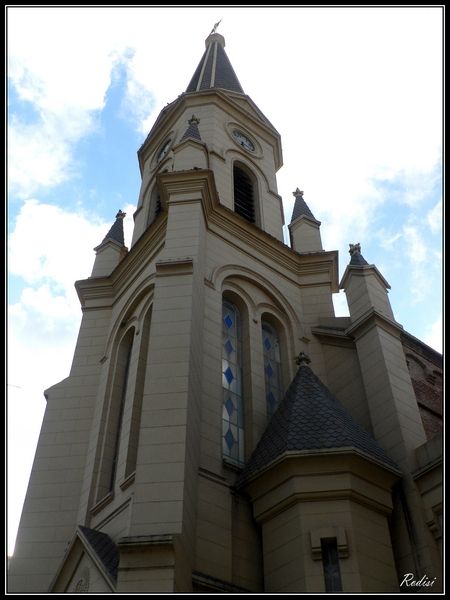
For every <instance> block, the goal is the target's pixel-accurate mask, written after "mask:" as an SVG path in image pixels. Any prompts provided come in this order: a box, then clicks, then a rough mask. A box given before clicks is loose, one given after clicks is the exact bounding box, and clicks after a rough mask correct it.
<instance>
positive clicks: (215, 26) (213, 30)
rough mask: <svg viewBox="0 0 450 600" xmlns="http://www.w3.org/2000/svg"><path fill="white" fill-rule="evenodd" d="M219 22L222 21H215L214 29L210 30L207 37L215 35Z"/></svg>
mask: <svg viewBox="0 0 450 600" xmlns="http://www.w3.org/2000/svg"><path fill="white" fill-rule="evenodd" d="M221 22H222V19H220V21H217V23H216V24H215V25H214V27H213V28H212V30H211V33H210V34H209V35H212V34H213V33H216V29H217V28H218V27H219V25H220V23H221Z"/></svg>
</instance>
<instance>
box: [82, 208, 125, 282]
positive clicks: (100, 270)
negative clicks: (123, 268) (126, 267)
mask: <svg viewBox="0 0 450 600" xmlns="http://www.w3.org/2000/svg"><path fill="white" fill-rule="evenodd" d="M125 216H126V213H124V212H122V211H121V210H119V212H118V213H117V215H116V220H115V222H114V223H113V225H112V227H111V229H110V230H109V231H108V233H107V234H106V236H105V237H104V238H103V241H102V243H101V244H99V245H98V246H97V247H96V248H94V250H95V252H96V255H95V261H94V266H93V268H92V273H91V277H107V276H108V275H111V273H112V272H113V271H114V269H115V268H116V267H117V265H118V264H119V262H120V261H121V260H122V258H123V257H124V256H125V255H126V253H127V252H128V249H127V248H126V246H125V240H124V235H123V220H124V218H125Z"/></svg>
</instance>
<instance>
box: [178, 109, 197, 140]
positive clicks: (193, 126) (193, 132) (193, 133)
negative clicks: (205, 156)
mask: <svg viewBox="0 0 450 600" xmlns="http://www.w3.org/2000/svg"><path fill="white" fill-rule="evenodd" d="M199 123H200V119H197V118H196V117H195V115H192V117H191V118H190V119H189V126H188V128H187V129H186V131H185V132H184V135H183V137H182V138H181V141H183V140H187V139H188V138H191V139H194V140H197V141H199V142H201V141H202V138H201V136H200V131H199V130H198V124H199Z"/></svg>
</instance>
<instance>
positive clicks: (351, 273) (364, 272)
mask: <svg viewBox="0 0 450 600" xmlns="http://www.w3.org/2000/svg"><path fill="white" fill-rule="evenodd" d="M371 275H374V276H375V277H376V278H377V279H378V281H379V282H380V283H381V285H382V286H383V287H384V288H385V289H386V290H390V289H391V286H390V285H389V283H388V282H387V281H386V279H385V278H384V277H383V275H382V274H381V273H380V271H379V270H378V269H377V267H376V266H375V265H350V264H349V265H347V267H346V269H345V271H344V275H343V276H342V279H341V282H340V283H339V288H340V289H341V290H345V289H346V287H347V286H348V282H349V279H350V277H370V276H371Z"/></svg>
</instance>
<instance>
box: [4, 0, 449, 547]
mask: <svg viewBox="0 0 450 600" xmlns="http://www.w3.org/2000/svg"><path fill="white" fill-rule="evenodd" d="M7 16H8V76H9V77H8V101H9V104H8V125H9V140H8V233H9V248H8V274H9V311H8V317H9V347H8V352H9V361H8V377H9V387H8V430H9V455H8V461H9V463H8V466H9V489H8V500H9V518H10V521H9V536H8V537H9V552H11V551H12V548H13V544H14V538H15V532H16V529H17V525H18V520H19V517H20V510H21V505H22V502H23V498H24V494H25V491H26V485H27V481H28V477H29V472H30V469H31V463H32V459H33V456H34V450H35V446H36V443H37V438H38V434H39V428H40V424H41V420H42V416H43V411H44V408H45V400H44V398H43V395H42V391H43V390H44V389H46V388H47V387H49V386H51V385H53V384H54V383H56V382H57V381H59V380H61V379H63V378H64V377H66V376H67V375H68V373H69V369H70V365H71V360H72V356H73V351H74V347H75V343H76V336H77V333H78V327H79V323H80V319H81V311H80V307H79V302H78V299H77V296H76V293H75V290H74V286H73V283H74V281H75V280H76V279H83V278H85V277H88V276H89V275H90V272H91V269H92V264H93V260H94V252H93V248H94V247H95V246H96V245H98V244H99V243H100V242H101V240H102V239H103V237H104V235H105V234H106V232H107V231H108V229H109V227H110V226H111V224H112V223H113V221H114V216H115V214H116V212H117V210H118V209H119V208H120V209H122V210H125V211H126V212H127V218H126V221H125V226H126V238H127V240H126V241H127V242H128V243H129V241H130V239H131V231H132V214H133V211H134V210H135V207H136V202H137V197H138V193H139V185H140V175H139V167H138V162H137V157H136V152H137V150H138V148H139V146H140V145H141V144H142V142H143V141H144V139H145V137H146V135H147V133H148V131H149V130H150V128H151V126H152V124H153V123H154V121H155V119H156V117H157V115H158V113H159V111H160V110H161V109H162V108H163V107H164V106H165V105H166V104H167V103H168V102H171V101H173V100H174V99H175V98H176V97H177V96H178V94H180V93H182V92H183V91H184V90H185V89H186V86H187V84H188V83H189V81H190V78H191V76H192V74H193V72H194V70H195V68H196V66H197V64H198V62H199V60H200V58H201V56H202V53H203V50H204V40H205V38H206V37H207V35H208V33H209V32H210V30H211V28H212V26H213V25H214V23H216V22H217V21H218V20H219V19H220V18H222V23H221V25H220V27H219V32H221V33H222V34H223V35H224V36H225V40H226V51H227V54H228V56H229V58H230V60H231V62H232V64H233V66H234V68H235V71H236V73H237V76H238V78H239V80H240V82H241V84H242V86H243V88H244V90H245V92H246V93H247V94H248V95H249V96H250V97H251V98H252V99H253V100H254V101H255V102H256V104H257V105H258V106H259V108H260V109H261V110H262V111H263V112H264V113H265V115H266V116H267V117H268V118H269V120H270V121H271V122H272V123H273V124H274V126H275V127H276V128H277V129H278V131H279V132H280V134H281V138H282V145H283V155H284V166H283V167H282V169H281V170H280V171H279V173H278V191H279V193H280V195H281V196H282V198H283V203H284V210H285V219H286V222H287V223H288V222H289V220H290V217H291V212H292V208H293V202H294V198H293V196H292V191H293V190H294V189H295V188H296V187H300V189H302V190H304V192H305V195H304V198H305V200H306V202H307V203H308V205H309V207H310V208H311V210H312V212H313V213H314V215H315V217H316V218H317V219H319V220H320V221H321V222H322V227H321V234H322V241H323V245H324V248H325V249H326V250H332V249H337V250H339V262H340V264H339V270H340V275H341V276H342V273H343V271H344V269H345V266H346V264H347V263H348V260H349V255H348V244H349V243H355V242H360V243H361V246H362V253H363V255H364V257H365V258H366V260H367V261H368V262H369V263H374V264H376V265H377V267H378V269H379V270H380V271H381V273H382V274H383V275H384V277H385V278H386V279H387V280H388V282H389V283H390V284H391V286H392V289H391V291H390V300H391V304H392V306H393V310H394V315H395V317H396V319H397V321H398V322H399V323H401V324H402V325H403V326H404V328H405V329H406V330H407V331H409V332H410V333H411V334H413V335H414V336H416V337H418V338H420V339H423V340H424V341H426V342H427V343H428V344H430V345H431V346H432V347H434V348H436V349H438V350H440V349H441V344H442V341H441V338H442V335H441V334H442V181H441V154H442V149H441V141H442V39H441V34H442V13H441V9H440V8H439V7H434V8H429V7H428V8H427V7H406V8H400V7H396V8H392V7H374V8H370V9H367V8H361V7H360V8H350V7H347V8H340V7H309V8H304V7H287V8H279V7H276V8H270V7H269V8H266V7H257V8H253V9H250V8H248V9H247V8H240V7H237V8H230V7H209V8H192V7H187V8H174V7H160V8H155V7H147V8H126V7H106V8H88V7H74V8H65V7H59V8H39V7H23V8H17V7H12V8H11V7H10V8H9V9H8V15H7ZM286 240H287V236H286ZM335 306H336V314H337V315H344V314H347V312H346V302H345V298H344V297H343V294H342V293H341V294H339V296H337V297H336V298H335Z"/></svg>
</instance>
